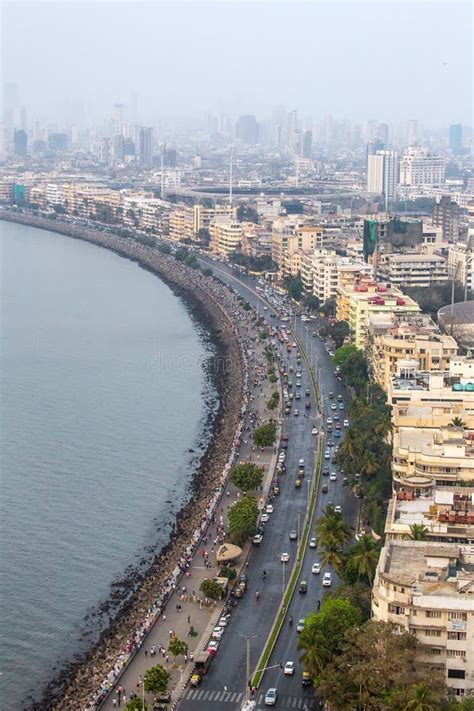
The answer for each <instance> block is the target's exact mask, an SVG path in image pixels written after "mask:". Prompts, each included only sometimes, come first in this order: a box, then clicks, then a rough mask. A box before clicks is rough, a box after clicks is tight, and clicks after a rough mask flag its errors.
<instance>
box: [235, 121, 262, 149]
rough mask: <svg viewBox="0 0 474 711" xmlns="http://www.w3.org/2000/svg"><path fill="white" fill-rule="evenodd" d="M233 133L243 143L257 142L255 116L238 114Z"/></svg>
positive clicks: (253, 143) (252, 143)
mask: <svg viewBox="0 0 474 711" xmlns="http://www.w3.org/2000/svg"><path fill="white" fill-rule="evenodd" d="M235 135H236V136H237V138H239V139H240V140H241V141H243V142H244V143H248V144H249V145H255V144H256V143H258V123H257V119H256V118H255V116H252V115H245V116H239V120H238V121H237V126H236V128H235Z"/></svg>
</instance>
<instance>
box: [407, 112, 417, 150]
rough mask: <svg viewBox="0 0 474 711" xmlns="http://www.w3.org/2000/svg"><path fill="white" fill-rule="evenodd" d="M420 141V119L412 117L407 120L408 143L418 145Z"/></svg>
mask: <svg viewBox="0 0 474 711" xmlns="http://www.w3.org/2000/svg"><path fill="white" fill-rule="evenodd" d="M417 143H418V121H417V120H416V119H410V120H409V121H407V145H409V146H416V144H417Z"/></svg>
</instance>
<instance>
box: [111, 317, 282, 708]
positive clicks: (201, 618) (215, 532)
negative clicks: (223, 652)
mask: <svg viewBox="0 0 474 711" xmlns="http://www.w3.org/2000/svg"><path fill="white" fill-rule="evenodd" d="M240 329H241V332H242V335H243V336H244V341H245V342H247V343H248V340H249V334H251V335H252V336H253V332H254V328H253V327H252V326H250V325H249V324H248V323H247V324H245V323H244V324H242V323H241V324H240ZM250 345H251V347H252V348H253V349H254V350H255V353H254V354H252V355H250V356H249V395H250V398H249V407H248V411H247V412H246V415H245V424H244V429H243V433H242V439H241V445H240V448H239V451H238V454H237V457H238V459H237V462H239V461H242V462H244V461H252V462H253V463H255V464H257V465H259V466H262V467H263V468H264V482H263V486H262V491H261V492H260V500H261V505H262V506H263V505H264V503H265V501H266V498H267V496H268V492H269V489H270V486H271V482H272V480H273V472H274V470H275V465H276V458H277V451H278V450H277V448H276V447H275V448H266V449H265V450H258V449H256V448H255V447H253V446H252V441H251V439H252V431H253V429H254V428H255V427H256V426H258V425H259V424H261V421H265V420H267V419H268V418H269V416H270V414H269V411H268V410H266V402H267V400H268V398H269V397H270V395H271V393H273V392H274V391H275V390H277V389H278V390H279V392H280V395H281V388H280V384H279V383H274V384H272V383H269V381H268V379H267V378H266V377H265V376H266V362H265V359H264V356H263V347H264V346H265V343H262V342H260V341H258V342H256V343H251V344H250ZM280 431H281V422H279V433H278V437H279V434H280ZM277 441H278V440H277ZM240 496H241V494H240V492H239V491H238V490H237V489H236V488H235V487H234V486H233V485H231V484H229V486H228V487H227V489H226V491H225V493H224V495H223V496H222V498H221V501H220V502H219V505H218V508H217V510H216V513H215V517H214V521H213V522H211V524H210V525H209V527H208V528H207V529H206V532H205V534H204V537H203V539H202V545H200V546H199V547H198V550H197V552H196V554H195V555H194V557H193V559H192V562H191V565H190V568H189V570H188V571H187V573H186V574H185V576H184V577H183V578H182V579H181V582H180V587H179V588H178V589H177V590H176V591H175V592H174V593H173V594H172V596H171V597H170V599H169V601H168V603H167V605H166V608H165V610H164V614H162V615H161V616H160V617H159V618H158V619H157V621H156V622H155V624H154V625H153V627H152V628H151V629H150V631H149V633H148V635H147V637H146V639H145V641H144V643H143V645H142V646H141V648H140V650H139V651H138V652H137V653H136V655H135V656H134V657H133V659H132V660H131V662H130V663H129V665H128V666H127V668H126V669H125V670H124V672H123V673H122V675H121V677H120V678H119V679H118V680H117V682H116V684H115V687H114V689H113V691H112V692H111V693H110V694H109V696H108V697H107V699H106V700H105V701H104V703H103V704H102V706H101V709H104V710H105V711H109V709H114V708H120V707H121V708H124V707H125V706H126V703H128V701H129V700H130V698H131V697H130V695H131V694H132V695H137V696H138V697H139V698H142V697H143V693H144V690H143V676H144V674H145V672H146V670H147V669H149V668H150V667H152V666H155V665H156V664H161V665H162V666H164V667H165V668H166V669H167V670H168V671H169V673H170V674H171V679H170V684H169V689H170V690H172V699H173V701H174V702H177V700H178V699H179V698H180V697H181V696H182V693H183V690H184V688H185V687H186V685H187V683H188V681H189V678H190V676H191V673H192V670H193V662H192V657H191V655H195V654H196V652H199V651H201V650H203V649H204V648H205V645H206V644H207V642H208V640H209V638H210V636H211V633H212V629H213V627H214V626H215V624H216V622H217V620H218V619H219V616H220V613H221V610H222V607H223V602H219V603H215V602H212V601H208V600H205V599H204V597H203V595H202V593H201V592H200V590H199V588H200V585H201V583H202V581H203V580H204V579H206V578H212V577H214V576H215V575H217V574H218V571H219V568H220V566H216V563H215V555H214V553H215V550H216V548H217V547H218V546H219V545H220V542H219V539H220V541H221V542H222V541H223V540H224V539H225V540H227V510H228V508H229V507H230V506H231V505H232V504H233V503H235V502H236V501H237V500H238V499H239V497H240ZM250 545H251V544H247V546H246V547H245V549H244V554H243V556H242V560H240V561H239V565H240V566H243V565H245V560H246V558H247V556H248V553H249V550H250ZM173 634H175V635H176V637H177V638H178V639H180V640H183V641H184V642H186V643H187V645H188V655H187V658H185V657H178V658H177V659H176V660H174V659H173V658H172V657H171V656H168V644H169V640H170V637H171V636H172V635H173ZM160 650H161V651H160ZM119 687H120V688H121V689H123V691H122V692H121V693H120V696H119V694H118V693H117V690H118V689H119ZM119 698H120V703H119ZM145 699H146V701H147V702H148V708H151V707H152V705H153V698H152V695H151V694H145Z"/></svg>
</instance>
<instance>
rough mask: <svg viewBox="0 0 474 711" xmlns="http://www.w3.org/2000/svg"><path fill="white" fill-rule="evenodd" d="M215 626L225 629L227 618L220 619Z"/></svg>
mask: <svg viewBox="0 0 474 711" xmlns="http://www.w3.org/2000/svg"><path fill="white" fill-rule="evenodd" d="M217 624H218V626H219V627H227V617H221V618H220V620H219V622H218V623H217Z"/></svg>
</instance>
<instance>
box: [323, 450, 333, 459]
mask: <svg viewBox="0 0 474 711" xmlns="http://www.w3.org/2000/svg"><path fill="white" fill-rule="evenodd" d="M324 459H331V452H330V451H329V449H326V451H325V452H324Z"/></svg>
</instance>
